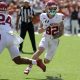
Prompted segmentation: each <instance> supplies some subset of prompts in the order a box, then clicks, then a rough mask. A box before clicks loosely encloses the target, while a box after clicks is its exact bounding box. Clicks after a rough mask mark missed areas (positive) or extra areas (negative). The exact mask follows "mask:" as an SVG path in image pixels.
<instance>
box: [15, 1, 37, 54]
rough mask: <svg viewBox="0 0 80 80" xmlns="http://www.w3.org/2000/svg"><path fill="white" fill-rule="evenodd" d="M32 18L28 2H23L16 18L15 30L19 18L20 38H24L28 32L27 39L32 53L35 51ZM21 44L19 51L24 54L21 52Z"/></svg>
mask: <svg viewBox="0 0 80 80" xmlns="http://www.w3.org/2000/svg"><path fill="white" fill-rule="evenodd" d="M33 16H34V12H33V10H32V8H31V7H30V3H29V0H24V2H23V6H22V7H21V9H20V13H19V14H18V16H17V22H16V29H18V23H19V19H20V18H21V27H20V37H21V38H23V40H24V38H25V36H26V32H27V31H28V33H29V37H30V40H31V44H32V48H33V51H34V52H35V51H36V42H35V34H34V26H33V23H32V18H33ZM22 47H23V42H22V43H21V44H20V47H19V50H20V52H22V53H24V52H23V50H22Z"/></svg>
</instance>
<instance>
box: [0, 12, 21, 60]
mask: <svg viewBox="0 0 80 80" xmlns="http://www.w3.org/2000/svg"><path fill="white" fill-rule="evenodd" d="M11 21H12V19H11V16H10V15H8V14H7V13H0V53H1V52H2V51H3V50H4V48H8V50H9V52H10V55H11V58H12V59H14V58H15V57H17V56H19V50H18V48H17V46H18V45H19V44H20V43H21V42H22V39H21V38H20V37H19V36H17V35H16V34H15V33H14V32H13V29H12V25H11V23H12V22H11Z"/></svg>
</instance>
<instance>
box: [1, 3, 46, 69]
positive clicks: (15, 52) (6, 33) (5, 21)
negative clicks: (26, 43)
mask: <svg viewBox="0 0 80 80" xmlns="http://www.w3.org/2000/svg"><path fill="white" fill-rule="evenodd" d="M11 21H12V19H11V16H10V15H9V14H8V13H7V4H6V3H5V2H0V53H1V52H2V51H3V49H4V48H7V49H8V50H9V53H10V56H11V58H12V60H13V61H14V62H15V63H16V64H35V65H37V66H38V67H40V68H41V69H43V68H44V67H45V65H44V64H43V63H42V64H41V63H40V62H41V60H32V59H28V58H22V57H20V54H19V49H18V47H17V46H18V45H19V43H20V42H21V38H20V37H19V36H16V35H15V34H14V32H13V30H12V28H13V27H12V23H11ZM42 65H43V66H42Z"/></svg>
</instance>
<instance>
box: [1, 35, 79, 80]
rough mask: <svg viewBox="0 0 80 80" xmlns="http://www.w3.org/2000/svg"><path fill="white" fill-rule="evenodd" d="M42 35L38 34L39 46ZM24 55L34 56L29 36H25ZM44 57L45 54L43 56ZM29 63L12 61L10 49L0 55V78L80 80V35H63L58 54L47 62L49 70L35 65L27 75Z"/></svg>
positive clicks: (3, 79)
mask: <svg viewBox="0 0 80 80" xmlns="http://www.w3.org/2000/svg"><path fill="white" fill-rule="evenodd" d="M40 39H41V35H36V42H37V46H38V43H39V41H40ZM23 50H24V51H25V52H26V54H21V56H23V57H29V58H31V56H32V53H31V52H32V47H31V43H30V41H29V37H28V35H27V37H26V38H25V41H24V47H23ZM41 57H42V58H43V57H44V54H43V55H42V56H41ZM26 66H27V65H16V64H14V62H12V60H11V58H10V55H9V53H8V50H7V49H5V50H4V51H3V53H2V54H1V55H0V80H80V37H77V36H71V37H65V36H63V37H61V38H60V44H59V46H58V49H57V51H56V54H55V56H54V58H53V60H52V61H51V63H49V64H47V65H46V66H47V71H46V72H42V71H41V70H40V69H39V68H38V67H37V66H34V67H33V69H32V71H31V73H30V74H29V75H28V76H27V75H25V74H24V73H23V71H24V69H25V68H26Z"/></svg>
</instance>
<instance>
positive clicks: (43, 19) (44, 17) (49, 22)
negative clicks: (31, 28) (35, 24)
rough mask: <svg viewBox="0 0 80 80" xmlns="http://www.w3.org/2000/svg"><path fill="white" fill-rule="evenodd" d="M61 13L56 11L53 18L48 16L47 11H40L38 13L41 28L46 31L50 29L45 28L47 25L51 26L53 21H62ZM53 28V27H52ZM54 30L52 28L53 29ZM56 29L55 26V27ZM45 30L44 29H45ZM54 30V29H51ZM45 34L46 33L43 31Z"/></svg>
mask: <svg viewBox="0 0 80 80" xmlns="http://www.w3.org/2000/svg"><path fill="white" fill-rule="evenodd" d="M63 16H64V15H63V14H61V13H56V15H55V16H54V17H53V18H51V19H50V18H48V16H47V13H42V14H41V15H40V21H41V23H42V24H43V28H44V29H46V30H47V32H48V33H52V32H50V29H47V28H48V27H49V28H50V27H53V25H54V24H55V23H57V24H59V23H60V22H62V21H63ZM53 28H54V27H53ZM53 30H54V29H53ZM56 30H57V28H56ZM45 32H46V31H45ZM53 32H54V31H53ZM45 34H46V33H45Z"/></svg>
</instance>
